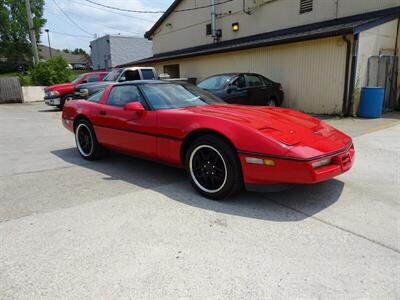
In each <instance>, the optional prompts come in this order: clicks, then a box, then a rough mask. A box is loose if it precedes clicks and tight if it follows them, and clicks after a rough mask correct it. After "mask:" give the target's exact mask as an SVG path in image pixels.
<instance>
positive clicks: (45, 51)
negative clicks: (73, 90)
mask: <svg viewBox="0 0 400 300" xmlns="http://www.w3.org/2000/svg"><path fill="white" fill-rule="evenodd" d="M38 49H39V56H40V58H41V59H43V60H48V59H50V58H51V57H55V56H62V57H63V58H64V59H65V60H66V61H67V62H68V63H69V64H70V65H71V66H72V67H73V68H76V67H78V68H81V66H86V67H89V66H90V65H91V62H90V57H89V56H88V55H84V54H71V53H65V52H63V51H61V50H58V49H54V48H51V53H50V48H49V47H47V46H45V45H38Z"/></svg>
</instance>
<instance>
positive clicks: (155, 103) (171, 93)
mask: <svg viewBox="0 0 400 300" xmlns="http://www.w3.org/2000/svg"><path fill="white" fill-rule="evenodd" d="M141 88H142V91H143V93H144V94H145V96H146V98H147V100H148V101H149V102H150V105H151V106H152V107H153V109H156V110H157V109H171V108H181V107H190V106H200V105H208V104H214V103H225V102H224V101H222V100H221V99H219V98H218V97H215V96H214V95H211V94H210V93H208V92H206V91H203V90H201V89H199V88H198V87H196V86H194V85H191V84H174V83H152V84H143V85H141Z"/></svg>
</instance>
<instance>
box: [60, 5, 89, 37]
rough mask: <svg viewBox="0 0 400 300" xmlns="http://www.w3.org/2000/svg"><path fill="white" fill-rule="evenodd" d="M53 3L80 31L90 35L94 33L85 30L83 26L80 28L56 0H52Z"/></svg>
mask: <svg viewBox="0 0 400 300" xmlns="http://www.w3.org/2000/svg"><path fill="white" fill-rule="evenodd" d="M53 2H54V4H55V5H56V6H57V7H58V9H59V10H60V11H61V12H62V14H63V15H64V16H65V17H66V18H67V19H68V20H70V21H71V23H73V24H74V25H75V26H76V27H78V28H79V29H80V30H81V31H83V32H85V33H87V34H90V35H91V36H94V34H92V33H90V32H89V31H87V30H85V29H84V28H82V27H81V26H80V25H79V24H78V23H76V22H75V21H74V20H73V19H71V18H70V16H68V15H67V13H66V12H65V11H64V10H63V9H62V8H61V6H60V5H59V4H58V3H57V1H56V0H53Z"/></svg>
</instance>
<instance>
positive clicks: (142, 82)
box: [114, 79, 176, 86]
mask: <svg viewBox="0 0 400 300" xmlns="http://www.w3.org/2000/svg"><path fill="white" fill-rule="evenodd" d="M149 83H164V84H166V83H176V82H171V81H167V80H154V79H148V80H132V81H124V82H120V83H116V84H114V86H116V85H138V84H149Z"/></svg>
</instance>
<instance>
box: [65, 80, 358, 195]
mask: <svg viewBox="0 0 400 300" xmlns="http://www.w3.org/2000/svg"><path fill="white" fill-rule="evenodd" d="M62 122H63V125H64V126H65V127H66V128H67V129H68V130H70V131H71V132H73V133H74V134H75V140H76V145H77V148H78V151H79V153H80V155H81V156H82V157H83V158H84V159H87V160H94V159H99V158H101V157H102V156H103V155H105V154H106V152H107V149H112V150H116V151H121V152H124V153H128V154H131V155H137V156H140V157H144V158H148V159H151V160H158V161H161V162H164V163H167V164H170V165H175V166H178V167H184V168H186V171H187V175H188V177H189V180H190V182H191V184H192V185H193V187H194V189H195V190H197V191H198V192H199V193H200V194H202V195H204V196H206V197H209V198H212V199H222V198H224V197H227V196H229V195H231V194H233V193H235V192H237V191H239V190H240V189H241V188H242V187H243V185H245V186H246V187H247V188H250V189H251V188H254V187H260V186H262V185H265V184H272V183H302V184H311V183H316V182H320V181H324V180H328V179H330V178H332V177H335V176H338V175H340V174H342V173H344V172H346V171H348V170H349V169H350V168H351V167H352V165H353V160H354V153H355V151H354V147H353V144H352V140H351V138H350V137H349V136H347V135H345V134H344V133H342V132H340V131H338V130H336V129H335V128H333V127H331V126H330V125H328V124H326V123H324V122H323V121H320V120H318V119H316V118H313V117H311V116H309V115H306V114H304V113H300V112H297V111H294V110H291V109H286V108H285V109H284V108H278V107H254V106H246V105H228V104H226V103H225V102H223V101H222V100H221V99H219V98H218V97H216V96H214V95H212V94H210V93H208V92H206V91H204V90H202V89H199V88H198V87H196V86H195V85H192V84H188V83H174V82H168V81H161V80H146V81H141V80H139V81H132V82H125V83H117V84H114V85H112V86H109V87H107V88H106V89H105V90H104V91H100V92H98V93H97V94H95V95H93V96H92V97H90V98H89V99H88V100H77V101H69V102H67V103H66V105H65V107H64V110H63V114H62Z"/></svg>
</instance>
